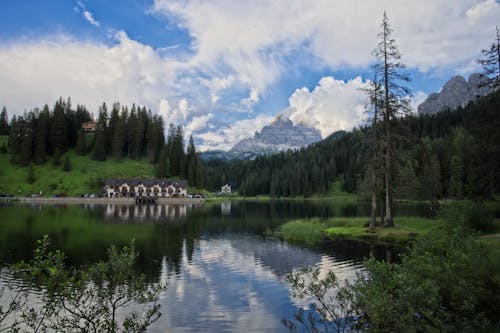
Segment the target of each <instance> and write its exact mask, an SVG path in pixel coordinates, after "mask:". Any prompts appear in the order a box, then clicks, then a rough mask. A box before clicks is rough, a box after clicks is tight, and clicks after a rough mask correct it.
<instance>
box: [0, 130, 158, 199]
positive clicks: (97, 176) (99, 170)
mask: <svg viewBox="0 0 500 333" xmlns="http://www.w3.org/2000/svg"><path fill="white" fill-rule="evenodd" d="M6 142H7V136H0V146H2V145H3V144H4V143H6ZM66 156H68V157H69V160H70V162H71V171H64V170H63V166H62V165H60V166H54V165H52V163H51V162H50V161H49V162H47V163H45V164H42V165H36V164H34V165H33V168H34V176H35V181H34V182H33V183H32V184H30V183H28V181H27V178H28V172H29V168H28V167H23V166H19V165H15V164H12V163H10V158H11V155H10V154H5V153H0V193H8V194H13V195H16V196H17V195H21V196H25V195H29V194H34V193H40V191H42V193H43V195H44V196H46V195H55V194H60V193H67V194H68V195H75V196H76V195H80V194H83V193H97V194H101V192H102V188H101V183H100V180H101V179H103V178H118V177H136V178H148V177H154V166H153V165H151V164H150V163H148V162H147V161H146V160H139V161H137V160H129V159H122V160H113V159H111V158H109V159H108V160H106V161H104V162H98V161H93V160H91V159H90V157H89V156H88V155H86V156H81V155H78V154H76V153H75V152H74V151H73V150H70V151H69V152H67V153H66V154H64V155H63V156H61V161H64V159H65V157H66Z"/></svg>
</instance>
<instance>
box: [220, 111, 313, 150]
mask: <svg viewBox="0 0 500 333" xmlns="http://www.w3.org/2000/svg"><path fill="white" fill-rule="evenodd" d="M320 140H321V133H320V132H319V131H318V130H316V129H314V128H309V127H306V126H304V125H301V124H296V125H295V124H294V123H293V122H292V121H291V120H290V119H288V118H286V117H284V116H278V117H277V118H276V119H275V120H274V121H273V122H272V123H271V124H270V125H267V126H264V127H263V128H262V130H261V131H260V132H257V133H255V135H254V137H253V138H249V139H245V140H242V141H240V142H238V143H237V144H236V145H234V147H233V148H231V149H230V150H229V153H238V154H245V153H248V152H252V153H254V154H268V153H275V152H280V151H285V150H289V149H297V148H301V147H304V146H307V145H310V144H311V143H314V142H317V141H320Z"/></svg>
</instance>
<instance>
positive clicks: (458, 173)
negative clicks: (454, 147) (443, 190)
mask: <svg viewBox="0 0 500 333" xmlns="http://www.w3.org/2000/svg"><path fill="white" fill-rule="evenodd" d="M463 179H464V161H463V159H462V157H461V156H459V155H453V157H452V158H451V162H450V183H449V191H448V193H449V195H450V197H453V198H457V199H461V198H462V196H463V194H464V182H463Z"/></svg>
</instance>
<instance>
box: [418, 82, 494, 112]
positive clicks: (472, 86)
mask: <svg viewBox="0 0 500 333" xmlns="http://www.w3.org/2000/svg"><path fill="white" fill-rule="evenodd" d="M488 82H489V78H488V77H486V76H484V75H482V74H478V73H475V74H471V75H470V76H469V80H468V81H466V80H465V79H464V78H463V77H462V76H459V75H458V76H454V77H452V78H451V79H450V80H449V81H448V82H446V83H445V84H444V86H443V88H442V89H441V91H440V92H439V93H432V94H430V95H429V96H427V99H426V100H425V101H424V102H423V103H422V104H420V105H419V106H418V113H420V114H433V113H436V112H439V111H443V110H446V109H455V108H457V107H459V106H464V105H466V104H467V103H469V102H470V101H472V100H475V99H476V98H478V97H480V96H484V95H487V94H489V93H491V92H492V91H493V90H492V89H491V88H490V87H488V86H487V83H488Z"/></svg>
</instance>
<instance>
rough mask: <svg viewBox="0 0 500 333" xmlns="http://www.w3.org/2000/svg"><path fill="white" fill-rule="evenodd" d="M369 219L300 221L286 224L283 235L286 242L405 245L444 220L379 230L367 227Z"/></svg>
mask: <svg viewBox="0 0 500 333" xmlns="http://www.w3.org/2000/svg"><path fill="white" fill-rule="evenodd" d="M367 221H368V219H367V218H366V217H338V218H331V219H326V220H320V219H309V220H296V221H291V222H288V223H286V224H284V225H283V226H282V228H281V234H282V236H283V238H284V239H285V240H288V241H296V242H297V241H298V242H304V243H308V244H312V243H315V242H318V241H320V240H322V239H324V238H332V239H334V238H337V237H340V238H346V239H357V240H365V241H376V242H386V243H399V244H405V243H408V242H410V241H412V240H413V239H414V238H415V237H416V236H418V235H425V234H427V233H429V232H432V231H434V230H436V229H437V228H439V226H440V225H442V223H443V221H442V220H439V219H427V218H421V217H414V216H407V217H399V218H397V219H396V220H395V227H393V228H382V227H378V228H376V229H375V230H370V229H369V228H366V227H365V225H366V223H367Z"/></svg>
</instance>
